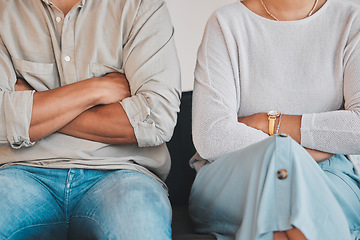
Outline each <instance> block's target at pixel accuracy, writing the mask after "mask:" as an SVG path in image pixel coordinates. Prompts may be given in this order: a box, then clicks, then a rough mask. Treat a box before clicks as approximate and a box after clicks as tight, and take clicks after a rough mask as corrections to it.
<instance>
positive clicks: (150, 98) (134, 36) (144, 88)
mask: <svg viewBox="0 0 360 240" xmlns="http://www.w3.org/2000/svg"><path fill="white" fill-rule="evenodd" d="M128 2H129V3H132V1H128ZM139 2H140V6H139V10H138V12H137V14H136V17H135V19H134V22H133V23H132V25H131V26H128V28H130V29H131V31H130V36H129V39H128V41H127V43H126V44H125V46H124V70H125V74H126V77H127V79H128V81H129V84H130V89H131V95H132V96H131V97H130V98H126V99H124V100H123V101H122V102H121V104H122V106H123V107H124V110H125V112H126V114H127V116H128V118H129V120H130V123H131V125H132V126H133V128H134V132H135V136H136V138H137V141H138V145H139V146H140V147H149V146H157V145H160V144H162V143H164V142H166V141H169V140H170V138H171V136H172V133H173V130H174V127H175V124H176V119H177V112H178V111H179V105H180V95H181V94H180V92H181V90H180V67H179V62H178V58H177V52H176V48H175V43H174V30H173V26H172V24H171V19H170V15H169V13H168V10H167V7H166V4H165V2H164V1H162V0H142V1H139Z"/></svg>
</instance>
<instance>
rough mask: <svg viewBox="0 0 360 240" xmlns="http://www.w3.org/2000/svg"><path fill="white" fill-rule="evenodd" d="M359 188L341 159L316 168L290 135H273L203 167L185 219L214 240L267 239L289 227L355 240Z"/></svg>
mask: <svg viewBox="0 0 360 240" xmlns="http://www.w3.org/2000/svg"><path fill="white" fill-rule="evenodd" d="M359 186H360V178H359V177H358V176H357V175H355V173H354V170H353V165H352V163H351V162H350V161H349V160H348V159H347V158H346V157H345V156H343V155H335V156H333V157H332V158H331V159H329V160H327V161H324V162H322V163H319V164H318V163H316V162H315V161H314V160H313V159H312V157H311V156H310V155H309V154H308V153H307V151H306V150H305V149H304V148H302V147H301V146H300V145H299V144H298V143H296V142H295V141H294V140H292V139H291V138H290V137H281V136H273V137H269V138H268V139H266V140H264V141H262V142H259V143H256V144H253V145H251V146H249V147H247V148H244V149H241V150H239V151H236V152H234V153H231V154H227V155H225V156H223V157H220V158H219V159H217V160H216V161H214V162H213V163H208V164H206V165H205V166H203V167H202V168H201V169H200V171H199V173H198V174H197V176H196V179H195V181H194V184H193V187H192V190H191V194H190V215H191V217H192V219H193V221H194V223H195V226H196V230H197V231H198V232H200V233H213V234H214V235H216V236H217V239H220V240H230V239H231V240H233V239H236V240H253V239H256V240H271V239H273V232H274V231H284V230H288V229H291V228H293V226H295V227H297V228H298V229H299V230H300V231H302V232H303V234H304V235H305V236H306V238H307V239H310V240H347V239H349V240H350V239H351V240H354V239H355V240H358V239H360V189H359Z"/></svg>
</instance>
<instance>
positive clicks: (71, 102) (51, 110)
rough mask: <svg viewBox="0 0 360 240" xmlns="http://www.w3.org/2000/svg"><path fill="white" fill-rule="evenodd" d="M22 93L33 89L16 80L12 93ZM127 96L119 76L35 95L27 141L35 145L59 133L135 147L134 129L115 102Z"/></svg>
mask: <svg viewBox="0 0 360 240" xmlns="http://www.w3.org/2000/svg"><path fill="white" fill-rule="evenodd" d="M24 90H33V88H32V87H31V86H29V85H28V84H27V82H26V81H25V80H23V79H18V80H17V83H16V85H15V91H24ZM129 96H130V91H129V85H128V82H127V80H126V78H125V76H124V75H122V74H120V73H110V74H108V75H106V76H104V77H102V78H92V79H87V80H84V81H80V82H78V83H74V84H70V85H67V86H64V87H60V88H57V89H52V90H48V91H44V92H35V93H34V103H33V111H32V117H31V122H30V128H29V134H30V139H31V140H32V141H38V140H40V139H42V138H43V137H46V136H48V135H50V134H51V133H53V132H56V131H59V132H62V133H65V134H68V135H71V136H74V137H79V138H83V139H88V140H93V141H98V142H103V143H109V144H125V143H134V142H136V138H135V134H134V131H133V128H132V126H131V124H130V122H129V119H128V118H127V116H126V113H125V111H124V109H123V108H122V106H121V104H120V103H119V102H118V101H121V100H123V99H125V98H126V97H129Z"/></svg>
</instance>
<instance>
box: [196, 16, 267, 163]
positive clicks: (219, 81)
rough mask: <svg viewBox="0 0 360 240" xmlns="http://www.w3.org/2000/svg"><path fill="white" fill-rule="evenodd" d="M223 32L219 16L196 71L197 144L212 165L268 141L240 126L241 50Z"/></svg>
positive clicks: (205, 39)
mask: <svg viewBox="0 0 360 240" xmlns="http://www.w3.org/2000/svg"><path fill="white" fill-rule="evenodd" d="M223 31H224V29H223V28H222V27H221V24H220V23H219V20H218V18H217V17H216V13H215V14H214V15H213V16H212V17H211V18H210V19H209V21H208V23H207V26H206V29H205V33H204V37H203V40H202V43H201V46H200V48H199V51H198V57H197V65H196V69H195V83H194V94H193V114H192V117H193V120H192V121H193V123H192V124H193V126H192V127H193V140H194V145H195V147H196V150H197V152H198V153H199V155H200V156H201V157H202V158H205V159H207V160H210V161H212V160H215V159H216V158H218V157H219V156H221V155H223V154H225V153H228V152H232V151H236V150H238V149H241V148H244V147H246V146H248V145H250V144H252V143H255V142H257V141H260V140H262V139H264V138H266V137H268V135H267V134H265V133H263V132H262V131H259V130H256V129H254V128H250V127H248V126H246V125H245V124H242V123H239V122H238V110H239V106H240V105H241V103H240V91H239V88H240V86H239V74H238V71H239V70H238V60H237V57H236V55H235V54H237V50H236V44H235V42H234V41H233V40H231V39H226V38H225V37H224V36H231V34H230V33H229V34H226V33H225V34H224V32H223ZM234 52H235V54H234V55H232V53H234Z"/></svg>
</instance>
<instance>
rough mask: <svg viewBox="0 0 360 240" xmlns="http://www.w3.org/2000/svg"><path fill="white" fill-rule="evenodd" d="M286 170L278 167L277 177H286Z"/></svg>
mask: <svg viewBox="0 0 360 240" xmlns="http://www.w3.org/2000/svg"><path fill="white" fill-rule="evenodd" d="M287 176H288V172H287V171H286V170H285V169H280V170H278V171H277V178H278V179H280V180H283V179H285V178H287Z"/></svg>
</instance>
